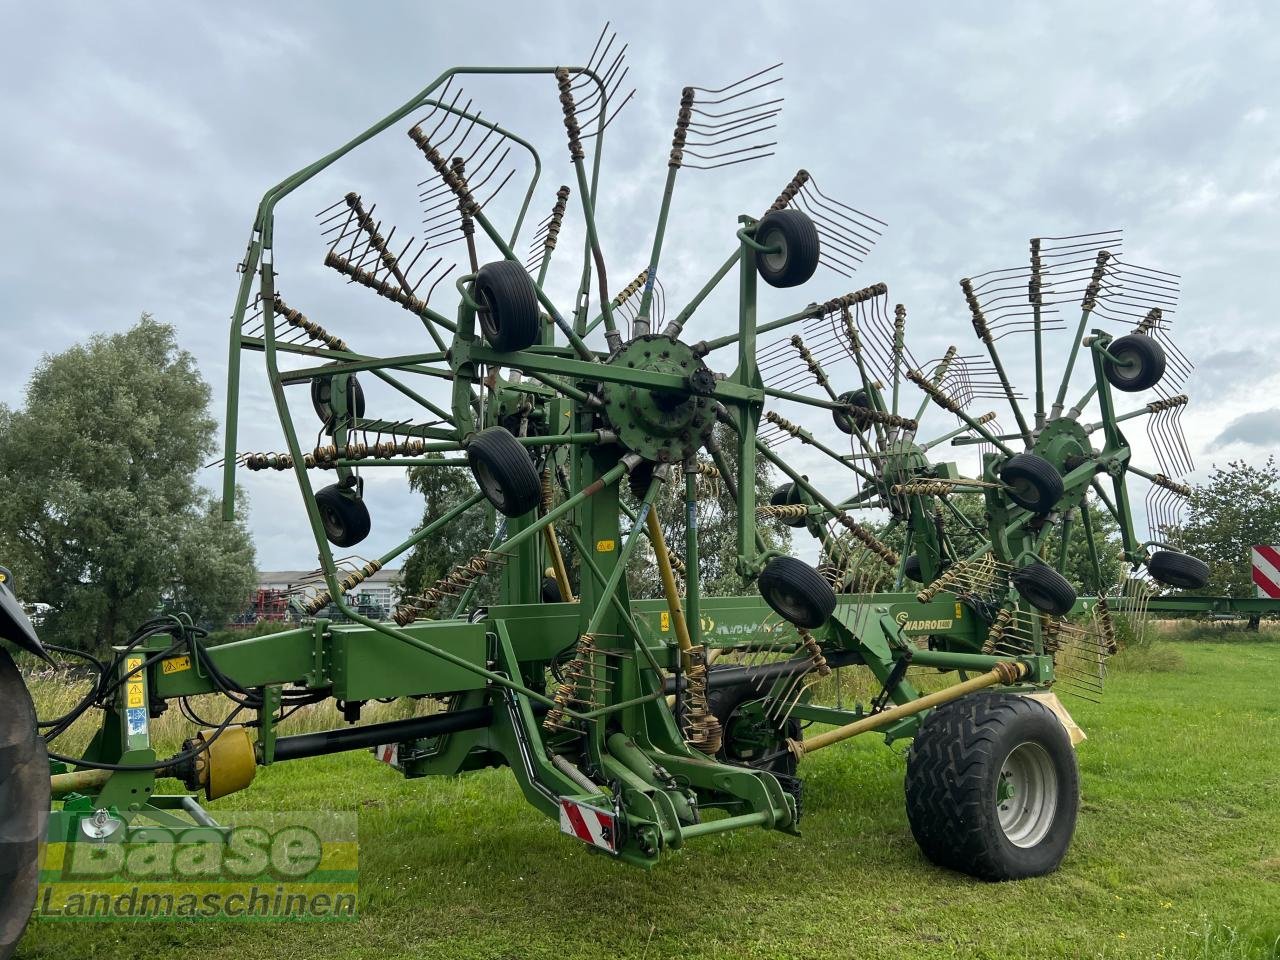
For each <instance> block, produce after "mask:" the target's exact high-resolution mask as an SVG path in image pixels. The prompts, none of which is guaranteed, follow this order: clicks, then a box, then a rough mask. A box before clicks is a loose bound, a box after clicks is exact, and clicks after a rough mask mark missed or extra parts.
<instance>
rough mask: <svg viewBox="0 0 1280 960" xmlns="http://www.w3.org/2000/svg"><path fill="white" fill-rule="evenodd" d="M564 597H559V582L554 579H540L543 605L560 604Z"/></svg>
mask: <svg viewBox="0 0 1280 960" xmlns="http://www.w3.org/2000/svg"><path fill="white" fill-rule="evenodd" d="M563 601H564V597H562V596H561V595H560V581H558V580H557V579H556V578H555V577H543V578H542V602H543V603H562V602H563Z"/></svg>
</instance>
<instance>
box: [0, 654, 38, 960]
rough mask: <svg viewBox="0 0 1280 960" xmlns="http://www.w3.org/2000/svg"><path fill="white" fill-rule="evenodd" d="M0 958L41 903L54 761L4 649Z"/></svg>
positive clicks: (0, 670)
mask: <svg viewBox="0 0 1280 960" xmlns="http://www.w3.org/2000/svg"><path fill="white" fill-rule="evenodd" d="M0 703H3V704H4V709H3V710H0V851H3V856H0V957H8V956H10V955H11V954H12V953H13V949H14V946H15V944H17V942H18V938H19V937H21V936H22V931H23V930H24V929H25V928H26V926H27V920H28V919H29V918H30V916H31V908H32V907H33V906H34V905H35V902H36V882H37V879H38V877H39V872H40V841H41V840H43V839H44V835H45V829H46V827H47V825H48V820H49V757H48V755H47V754H46V753H45V747H44V740H43V739H41V737H40V734H39V732H38V731H37V729H36V711H35V707H34V706H33V705H32V703H31V695H30V694H29V693H28V692H27V686H26V684H25V683H24V682H23V679H22V674H21V673H19V672H18V668H17V667H16V666H15V665H14V662H13V658H12V657H10V656H9V653H8V651H6V650H3V649H0Z"/></svg>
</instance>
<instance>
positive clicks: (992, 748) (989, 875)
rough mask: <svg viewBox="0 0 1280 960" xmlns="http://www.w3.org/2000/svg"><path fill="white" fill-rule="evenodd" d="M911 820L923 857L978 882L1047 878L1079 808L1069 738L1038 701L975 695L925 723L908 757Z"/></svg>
mask: <svg viewBox="0 0 1280 960" xmlns="http://www.w3.org/2000/svg"><path fill="white" fill-rule="evenodd" d="M906 795H907V820H908V821H909V822H910V824H911V833H912V835H913V836H914V837H915V839H916V843H917V844H919V846H920V850H921V851H922V852H923V853H924V855H925V856H926V857H927V858H928V859H929V860H931V861H933V862H934V863H936V864H937V865H938V866H940V867H946V868H948V869H950V870H958V871H959V872H961V873H967V874H969V875H970V876H973V877H978V878H979V879H982V880H996V881H998V880H1019V879H1022V878H1023V877H1038V876H1041V875H1043V874H1046V873H1052V872H1053V871H1054V870H1056V869H1057V868H1058V865H1059V864H1061V863H1062V858H1063V857H1064V856H1065V855H1066V852H1067V848H1068V847H1069V846H1070V845H1071V836H1072V834H1073V833H1074V832H1075V826H1076V815H1077V813H1078V811H1079V807H1080V772H1079V768H1078V766H1077V764H1076V755H1075V751H1074V750H1073V749H1072V747H1071V738H1070V737H1068V736H1067V732H1066V730H1065V729H1064V728H1063V726H1062V723H1061V722H1060V721H1059V720H1058V718H1057V717H1055V716H1054V714H1053V712H1052V711H1051V710H1050V709H1049V708H1048V707H1046V706H1045V705H1044V704H1042V703H1040V702H1039V701H1036V700H1032V699H1030V698H1028V697H1022V696H1018V695H1017V694H1009V693H975V694H970V695H969V696H967V697H961V698H960V699H958V700H953V701H951V702H950V703H946V704H943V705H942V706H940V707H938V708H937V709H935V710H934V711H932V712H931V713H930V714H929V715H928V717H926V719H925V721H924V723H923V724H922V725H921V727H920V731H919V732H918V733H917V734H916V737H915V741H914V742H913V743H912V745H911V750H910V752H909V753H908V754H907V776H906Z"/></svg>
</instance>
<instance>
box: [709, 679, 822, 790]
mask: <svg viewBox="0 0 1280 960" xmlns="http://www.w3.org/2000/svg"><path fill="white" fill-rule="evenodd" d="M715 671H716V666H715V664H712V666H711V672H712V673H715ZM765 693H768V687H766V688H765V689H764V691H760V690H757V689H756V688H755V685H754V684H752V683H735V684H734V685H732V686H728V687H713V688H712V689H710V690H708V691H707V706H708V707H710V708H711V712H712V713H713V714H714V715H715V718H716V719H717V720H719V721H720V729H721V730H722V731H724V734H723V738H722V740H721V744H720V751H719V752H718V753H717V754H716V757H717V758H718V759H720V760H723V761H724V762H725V763H732V764H736V765H738V766H743V767H753V768H755V769H757V770H767V771H768V772H769V773H773V774H780V775H782V776H784V777H794V776H795V775H796V765H797V761H796V755H795V754H794V753H792V752H791V751H790V750H788V749H787V740H799V739H800V738H801V736H802V732H801V729H800V721H799V720H797V719H796V718H794V717H788V718H787V721H786V723H784V724H783V725H782V729H781V730H776V729H769V730H765V731H762V730H758V729H756V728H757V726H758V724H757V723H756V722H755V718H752V717H749V716H747V715H745V714H744V712H743V711H742V708H743V707H745V706H747V705H748V704H752V703H758V702H760V701H761V700H763V699H764V694H765ZM760 722H764V721H763V719H761V721H760Z"/></svg>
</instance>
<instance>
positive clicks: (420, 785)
mask: <svg viewBox="0 0 1280 960" xmlns="http://www.w3.org/2000/svg"><path fill="white" fill-rule="evenodd" d="M1267 636H1268V635H1267V634H1263V639H1259V640H1255V641H1253V642H1241V641H1240V639H1239V635H1231V640H1232V642H1224V641H1226V640H1228V637H1227V636H1223V635H1217V639H1216V640H1214V641H1209V642H1204V641H1200V642H1187V641H1185V640H1170V641H1162V642H1158V643H1156V644H1155V645H1154V646H1152V647H1150V648H1148V649H1145V650H1142V651H1137V652H1132V653H1126V654H1123V655H1122V656H1121V657H1120V658H1118V662H1116V663H1115V664H1114V670H1113V673H1112V675H1111V677H1110V678H1109V681H1108V690H1107V695H1106V697H1105V699H1104V702H1103V703H1102V704H1097V705H1095V704H1090V703H1082V702H1080V701H1077V700H1071V701H1069V702H1068V706H1069V708H1070V709H1071V710H1072V712H1073V714H1074V715H1075V717H1076V719H1077V720H1078V721H1079V722H1080V724H1081V725H1082V726H1083V727H1084V728H1085V730H1086V732H1087V733H1088V735H1089V739H1088V741H1087V742H1086V743H1084V744H1083V745H1082V746H1081V748H1080V762H1081V767H1082V770H1083V807H1082V811H1081V817H1080V825H1079V829H1078V831H1077V833H1076V838H1075V843H1074V845H1073V847H1072V849H1071V852H1070V853H1069V855H1068V857H1067V860H1066V862H1065V863H1064V864H1063V867H1062V869H1061V871H1060V872H1058V873H1057V874H1055V875H1053V876H1050V877H1044V878H1040V879H1035V880H1027V881H1021V882H1018V883H1008V884H1000V885H991V884H984V883H980V882H977V881H973V880H970V879H968V878H966V877H963V876H959V875H956V874H953V873H948V872H945V871H942V870H938V869H936V868H934V867H932V866H931V865H929V864H928V863H926V862H925V861H924V860H923V859H922V858H921V856H920V854H919V853H918V851H917V849H916V846H915V844H914V842H913V841H912V839H911V834H910V832H909V830H908V828H907V822H906V817H905V814H904V812H903V800H902V777H903V760H902V757H901V756H899V755H898V752H896V751H891V750H889V749H886V748H885V747H884V746H883V745H881V744H880V743H878V742H877V741H875V740H873V739H870V738H864V739H863V740H862V741H857V742H853V743H850V744H845V745H842V746H840V747H835V748H833V749H831V750H828V751H824V752H822V753H820V754H816V755H815V756H813V757H812V758H810V759H807V760H806V761H805V765H804V768H803V770H804V773H805V774H806V792H805V817H804V821H803V823H802V831H803V837H802V838H800V839H796V838H792V837H788V836H785V835H782V834H777V833H768V832H764V831H750V832H737V833H732V834H728V835H723V836H717V837H712V838H707V839H704V840H701V841H697V842H694V843H692V844H691V845H690V846H688V847H686V848H685V849H684V850H682V851H679V852H677V853H675V854H673V855H671V856H669V857H668V858H667V859H666V860H665V861H664V863H663V864H662V865H661V866H659V867H658V868H657V869H654V870H652V871H650V872H643V871H640V870H637V869H633V868H628V867H624V866H621V865H619V864H615V863H613V862H611V861H609V860H607V859H606V858H604V857H597V856H591V855H589V854H588V852H587V851H586V849H585V848H584V847H582V846H580V845H578V844H577V843H575V842H574V841H572V840H570V839H568V838H566V837H563V836H561V835H560V833H559V832H558V830H557V827H556V825H555V824H554V823H552V822H551V821H549V820H547V819H545V818H543V817H542V816H541V815H539V814H537V813H536V812H535V811H534V810H533V809H532V808H530V807H528V806H527V805H526V804H525V803H524V801H523V800H522V799H521V797H520V795H519V793H518V792H517V790H516V786H515V782H514V780H513V778H512V777H511V776H510V774H508V773H507V772H506V771H502V770H494V771H488V772H484V773H481V774H475V775H469V776H467V777H464V778H461V779H458V780H452V781H442V780H418V781H405V780H403V779H402V778H401V777H399V775H397V774H395V773H394V772H393V771H391V770H389V769H388V768H386V767H384V766H382V765H380V764H378V763H377V762H376V761H374V760H373V759H372V757H370V756H369V755H368V754H367V753H359V754H349V755H339V756H335V757H328V758H321V759H316V760H310V761H299V762H296V763H293V764H282V765H280V766H278V767H272V768H269V769H265V770H263V771H261V772H260V773H259V776H258V779H257V781H256V782H255V784H254V785H253V786H252V787H251V788H250V789H249V790H247V791H245V792H244V793H242V794H239V795H236V796H233V797H230V798H226V799H224V800H222V801H220V802H219V803H218V804H214V805H213V808H214V809H215V810H216V809H217V808H218V807H219V806H221V807H224V808H230V807H234V808H249V807H267V808H277V809H282V810H305V809H308V808H312V809H314V808H316V807H324V808H342V809H350V810H357V811H359V820H360V918H359V920H357V921H351V922H338V923H296V922H292V923H291V922H273V923H265V924H264V923H232V922H217V923H213V922H206V923H203V924H199V923H175V922H145V921H134V922H129V923H121V922H116V923H106V922H100V923H72V922H59V921H44V922H40V923H36V924H34V925H33V926H32V928H31V929H30V930H29V932H28V934H27V937H26V939H25V940H24V941H23V943H22V945H21V947H20V948H19V951H18V956H20V957H31V958H37V957H41V958H43V957H48V958H55V957H56V958H58V960H74V958H80V957H89V956H94V957H137V958H161V957H178V956H182V957H193V956H196V957H200V958H201V960H214V958H228V960H251V958H258V957H288V958H291V960H304V958H313V957H344V958H345V957H351V958H366V957H367V958H377V960H391V958H400V957H405V958H408V957H414V958H418V957H441V958H459V960H460V958H472V957H512V958H517V957H518V958H535V957H548V958H552V957H554V958H564V960H569V958H578V957H583V958H592V960H598V958H604V957H650V958H667V957H680V958H684V957H690V958H692V957H735V958H736V957H744V956H751V957H805V958H820V957H839V958H850V957H857V958H860V960H861V958H868V960H869V958H876V957H912V958H927V957H1000V958H1008V957H1036V958H1038V957H1142V958H1151V957H1188V958H1190V957H1206V958H1208V957H1229V958H1235V957H1239V958H1244V957H1269V958H1275V957H1280V946H1278V943H1280V704H1278V698H1280V641H1277V640H1276V639H1274V638H1272V639H1266V638H1267Z"/></svg>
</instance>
